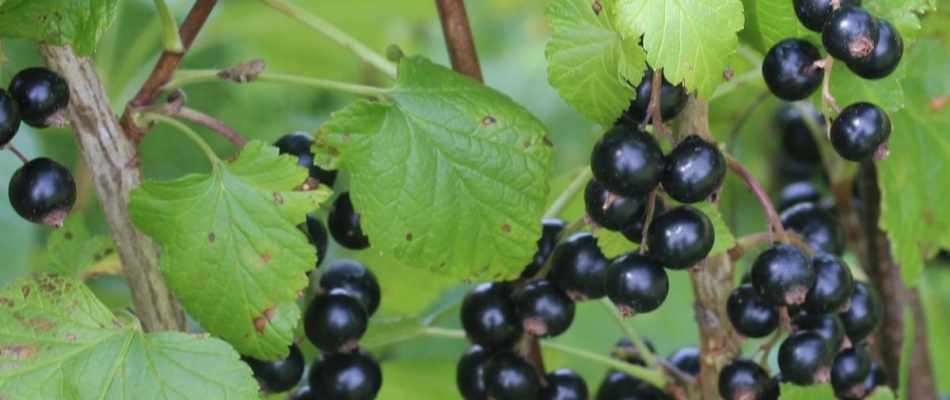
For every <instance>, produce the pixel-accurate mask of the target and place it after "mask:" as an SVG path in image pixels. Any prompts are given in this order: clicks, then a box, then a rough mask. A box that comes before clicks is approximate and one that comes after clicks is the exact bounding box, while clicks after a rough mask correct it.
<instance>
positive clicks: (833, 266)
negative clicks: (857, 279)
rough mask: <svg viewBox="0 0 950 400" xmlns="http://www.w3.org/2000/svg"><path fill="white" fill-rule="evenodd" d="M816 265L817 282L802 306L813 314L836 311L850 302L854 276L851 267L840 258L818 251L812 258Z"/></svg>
mask: <svg viewBox="0 0 950 400" xmlns="http://www.w3.org/2000/svg"><path fill="white" fill-rule="evenodd" d="M811 263H812V265H813V266H814V267H815V284H814V285H812V287H811V289H809V290H808V295H807V296H806V297H805V303H803V304H802V308H804V309H805V311H808V312H809V313H811V314H824V313H829V312H830V313H835V312H838V311H839V310H841V309H842V307H844V306H846V305H847V304H848V300H850V299H851V290H852V289H853V288H854V278H853V277H852V276H851V269H850V268H848V265H847V264H845V263H844V261H842V260H841V259H840V258H838V257H836V256H834V255H832V254H828V253H818V254H815V255H814V256H813V257H812V259H811Z"/></svg>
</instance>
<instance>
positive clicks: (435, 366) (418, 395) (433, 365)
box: [379, 354, 462, 400]
mask: <svg viewBox="0 0 950 400" xmlns="http://www.w3.org/2000/svg"><path fill="white" fill-rule="evenodd" d="M452 356H453V357H452V358H449V356H446V357H444V358H426V359H406V360H393V361H387V362H384V363H383V365H382V367H383V376H384V377H385V379H383V387H382V388H381V389H380V392H379V398H380V399H386V400H417V399H440V400H451V399H461V398H462V397H461V395H459V391H458V387H457V386H456V385H455V369H456V364H457V363H458V360H457V359H456V357H455V355H452ZM461 356H462V355H461V354H459V355H458V356H457V357H461Z"/></svg>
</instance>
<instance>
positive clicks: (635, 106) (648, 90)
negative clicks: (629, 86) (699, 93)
mask: <svg viewBox="0 0 950 400" xmlns="http://www.w3.org/2000/svg"><path fill="white" fill-rule="evenodd" d="M652 93H653V68H650V67H647V70H646V73H644V75H643V80H641V81H640V84H639V85H637V97H636V98H635V99H633V101H631V102H630V107H629V108H627V111H625V112H624V113H623V117H622V118H623V119H625V120H627V121H628V122H629V123H631V124H640V123H641V122H643V120H644V119H645V118H646V117H647V107H648V106H649V105H650V96H651V95H652ZM688 99H689V96H688V95H687V94H686V89H684V88H683V86H682V85H676V86H673V85H671V84H670V83H669V82H667V80H666V77H663V87H662V88H661V89H660V116H661V117H662V118H663V120H664V121H669V120H671V119H673V118H676V116H677V115H679V113H680V112H681V111H683V108H685V107H686V100H688ZM650 123H652V122H650Z"/></svg>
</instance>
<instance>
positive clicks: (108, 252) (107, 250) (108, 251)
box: [102, 247, 115, 256]
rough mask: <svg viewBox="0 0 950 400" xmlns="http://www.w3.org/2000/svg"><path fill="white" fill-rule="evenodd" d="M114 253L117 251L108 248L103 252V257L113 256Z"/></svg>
mask: <svg viewBox="0 0 950 400" xmlns="http://www.w3.org/2000/svg"><path fill="white" fill-rule="evenodd" d="M113 251H115V250H114V249H113V248H111V247H110V248H108V249H105V250H103V251H102V255H103V256H107V255H109V254H112V252H113Z"/></svg>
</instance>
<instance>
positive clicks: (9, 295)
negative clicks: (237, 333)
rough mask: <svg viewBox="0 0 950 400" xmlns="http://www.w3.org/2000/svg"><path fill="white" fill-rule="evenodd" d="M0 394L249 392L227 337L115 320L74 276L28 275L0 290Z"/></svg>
mask: <svg viewBox="0 0 950 400" xmlns="http://www.w3.org/2000/svg"><path fill="white" fill-rule="evenodd" d="M0 308H3V312H0V397H2V398H3V399H5V400H19V399H24V400H27V399H28V400H36V399H50V400H54V399H132V398H134V399H142V400H149V399H196V400H197V399H256V398H257V389H258V386H257V382H256V381H255V380H254V379H253V378H252V376H251V370H250V368H248V367H247V364H245V363H243V362H241V361H240V360H239V358H238V354H237V352H235V351H234V349H232V348H231V347H230V346H228V344H227V343H225V342H223V341H220V340H218V339H215V338H210V337H208V336H207V335H206V334H199V335H194V334H186V333H179V332H160V333H149V334H146V333H144V332H142V331H141V329H139V328H138V327H136V326H123V325H122V324H120V323H119V321H118V320H117V319H116V317H115V315H113V314H112V313H111V312H109V310H108V309H107V308H106V307H105V305H103V304H102V303H100V302H99V301H98V300H97V299H96V297H95V296H94V295H93V294H92V292H91V291H90V290H89V289H88V288H86V286H85V285H83V284H82V282H81V281H78V280H76V279H74V278H70V277H66V276H62V275H45V274H36V275H33V276H32V277H29V278H27V279H25V280H23V281H21V282H19V283H18V284H16V285H12V286H10V287H8V288H7V289H5V290H3V291H2V292H0Z"/></svg>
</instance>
